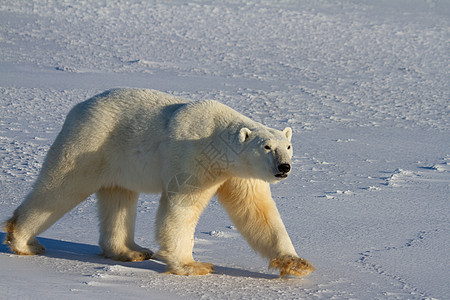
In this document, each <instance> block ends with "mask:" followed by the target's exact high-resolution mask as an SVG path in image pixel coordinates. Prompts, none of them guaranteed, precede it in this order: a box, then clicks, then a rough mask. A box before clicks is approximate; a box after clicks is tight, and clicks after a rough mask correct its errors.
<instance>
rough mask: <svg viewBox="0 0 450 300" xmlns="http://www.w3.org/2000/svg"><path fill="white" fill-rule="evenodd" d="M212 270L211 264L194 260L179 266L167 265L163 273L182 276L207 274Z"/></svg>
mask: <svg viewBox="0 0 450 300" xmlns="http://www.w3.org/2000/svg"><path fill="white" fill-rule="evenodd" d="M213 271H214V266H213V264H210V263H202V262H199V261H194V262H192V263H188V264H185V265H183V266H181V267H168V268H167V271H166V272H165V274H175V275H184V276H193V275H207V274H210V273H212V272H213Z"/></svg>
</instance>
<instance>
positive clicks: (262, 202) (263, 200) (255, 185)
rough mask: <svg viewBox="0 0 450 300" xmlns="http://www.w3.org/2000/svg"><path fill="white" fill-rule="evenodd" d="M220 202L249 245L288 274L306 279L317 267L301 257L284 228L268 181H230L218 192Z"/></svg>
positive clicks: (238, 179) (281, 271)
mask: <svg viewBox="0 0 450 300" xmlns="http://www.w3.org/2000/svg"><path fill="white" fill-rule="evenodd" d="M217 194H218V196H219V201H220V202H221V203H222V205H223V206H224V207H225V209H226V210H227V212H228V214H229V215H230V218H231V220H232V221H233V222H234V223H235V225H236V227H237V229H238V230H239V231H240V233H241V234H242V235H243V236H244V237H245V238H246V239H247V241H248V243H249V244H250V246H252V247H253V249H255V250H256V251H258V252H259V253H260V254H261V255H262V256H264V257H266V258H268V259H269V260H270V264H269V267H271V268H277V269H280V277H283V276H285V275H296V276H299V277H302V276H306V275H308V274H309V273H311V272H313V271H314V270H315V268H314V267H313V266H312V264H311V263H309V262H308V261H307V260H305V259H303V258H299V257H298V255H297V253H296V252H295V249H294V246H293V245H292V242H291V239H290V238H289V235H288V233H287V231H286V228H285V227H284V224H283V221H282V220H281V217H280V214H279V213H278V209H277V207H276V205H275V202H274V201H273V199H272V197H271V193H270V186H269V184H268V183H267V182H265V181H262V180H257V179H243V178H231V179H229V180H227V181H226V182H225V183H224V184H223V185H222V186H221V187H220V188H219V190H218V191H217Z"/></svg>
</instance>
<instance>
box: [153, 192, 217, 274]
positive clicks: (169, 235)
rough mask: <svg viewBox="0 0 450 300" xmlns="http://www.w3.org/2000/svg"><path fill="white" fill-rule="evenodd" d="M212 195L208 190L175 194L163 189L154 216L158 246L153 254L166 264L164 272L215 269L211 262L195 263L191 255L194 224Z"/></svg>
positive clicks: (192, 272) (193, 272)
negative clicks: (155, 217)
mask: <svg viewBox="0 0 450 300" xmlns="http://www.w3.org/2000/svg"><path fill="white" fill-rule="evenodd" d="M212 195H213V192H211V191H205V192H201V193H200V192H199V193H196V194H182V193H179V194H175V195H174V194H172V195H168V194H167V193H166V192H163V194H162V196H161V200H160V204H159V208H158V214H157V219H156V228H157V230H156V234H157V240H158V242H159V245H160V247H161V248H160V250H159V251H158V253H157V254H156V257H157V258H158V259H161V260H163V261H164V262H165V263H166V264H167V271H166V273H169V274H176V275H206V274H209V273H211V272H212V271H213V270H214V267H213V265H212V264H210V263H202V262H197V261H195V260H194V258H193V256H192V251H193V248H194V231H195V226H196V225H197V221H198V219H199V217H200V214H201V213H202V211H203V209H204V208H205V206H206V204H207V203H208V201H209V199H210V198H211V196H212Z"/></svg>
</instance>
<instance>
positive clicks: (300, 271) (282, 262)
mask: <svg viewBox="0 0 450 300" xmlns="http://www.w3.org/2000/svg"><path fill="white" fill-rule="evenodd" d="M269 268H271V269H280V278H282V277H284V276H288V275H295V276H298V277H303V276H306V275H308V274H309V273H311V272H313V271H314V270H315V269H316V268H314V267H313V265H312V264H311V263H310V262H309V261H307V260H306V259H304V258H300V257H295V256H293V255H282V256H279V257H277V258H274V259H272V260H271V261H270V264H269Z"/></svg>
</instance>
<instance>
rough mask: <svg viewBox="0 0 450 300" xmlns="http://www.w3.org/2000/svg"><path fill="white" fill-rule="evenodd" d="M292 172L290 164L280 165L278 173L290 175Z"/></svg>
mask: <svg viewBox="0 0 450 300" xmlns="http://www.w3.org/2000/svg"><path fill="white" fill-rule="evenodd" d="M290 170H291V165H290V164H279V165H278V171H280V172H281V173H288V172H289V171H290Z"/></svg>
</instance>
